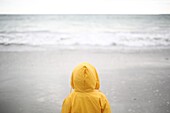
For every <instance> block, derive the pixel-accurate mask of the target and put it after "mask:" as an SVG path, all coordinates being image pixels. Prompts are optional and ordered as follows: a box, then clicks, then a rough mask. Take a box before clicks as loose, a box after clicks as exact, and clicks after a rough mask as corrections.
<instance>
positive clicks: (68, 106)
mask: <svg viewBox="0 0 170 113" xmlns="http://www.w3.org/2000/svg"><path fill="white" fill-rule="evenodd" d="M71 86H72V88H73V89H74V91H73V92H71V93H70V95H69V96H68V97H67V98H66V99H65V100H64V102H63V105H62V113H111V109H110V105H109V102H108V100H107V98H106V97H105V95H104V94H103V93H102V92H100V91H99V88H100V81H99V77H98V74H97V71H96V69H95V68H94V67H93V66H92V65H90V64H89V63H81V64H79V65H78V66H77V67H76V68H75V69H74V70H73V73H72V76H71Z"/></svg>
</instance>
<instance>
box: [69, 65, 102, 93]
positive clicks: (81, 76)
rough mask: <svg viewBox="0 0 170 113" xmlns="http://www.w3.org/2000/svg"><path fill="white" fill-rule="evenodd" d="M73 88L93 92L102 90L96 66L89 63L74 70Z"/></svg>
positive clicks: (72, 77)
mask: <svg viewBox="0 0 170 113" xmlns="http://www.w3.org/2000/svg"><path fill="white" fill-rule="evenodd" d="M71 86H72V88H73V89H75V90H77V91H82V92H86V91H92V90H95V89H99V88H100V81H99V77H98V74H97V71H96V69H95V67H94V66H92V65H91V64H89V63H86V62H84V63H81V64H79V65H78V66H77V67H75V69H74V70H73V73H72V76H71Z"/></svg>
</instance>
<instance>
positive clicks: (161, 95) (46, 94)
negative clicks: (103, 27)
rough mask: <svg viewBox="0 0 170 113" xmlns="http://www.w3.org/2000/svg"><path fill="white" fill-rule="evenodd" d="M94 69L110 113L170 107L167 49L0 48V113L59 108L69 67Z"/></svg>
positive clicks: (159, 111) (154, 112)
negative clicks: (81, 66)
mask: <svg viewBox="0 0 170 113" xmlns="http://www.w3.org/2000/svg"><path fill="white" fill-rule="evenodd" d="M83 61H87V62H89V63H91V64H93V65H94V66H95V67H96V68H97V70H98V73H99V76H100V81H101V91H102V92H104V93H105V95H106V96H107V98H108V100H109V102H110V105H111V108H112V113H169V112H170V87H169V86H170V49H150V50H149V49H143V50H123V49H116V50H115V49H114V50H97V49H94V50H67V49H62V50H53V51H27V52H26V51H25V52H0V113H59V112H60V111H61V105H62V102H63V100H64V98H65V97H66V96H67V95H68V94H69V92H70V84H69V82H70V76H71V72H72V70H73V68H74V67H75V66H76V65H77V64H79V63H81V62H83Z"/></svg>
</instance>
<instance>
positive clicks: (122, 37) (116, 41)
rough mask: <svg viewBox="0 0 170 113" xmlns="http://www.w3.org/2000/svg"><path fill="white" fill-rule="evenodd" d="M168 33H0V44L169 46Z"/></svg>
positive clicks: (169, 35)
mask: <svg viewBox="0 0 170 113" xmlns="http://www.w3.org/2000/svg"><path fill="white" fill-rule="evenodd" d="M169 37H170V34H169V33H166V34H164V33H129V32H124V33H122V32H117V33H115V32H114V33H105V32H104V33H101V32H92V33H91V32H88V33H87V32H85V33H69V34H68V33H49V32H36V33H30V32H27V33H15V34H6V33H0V45H4V46H10V45H14V44H15V45H30V46H41V45H63V46H64V45H89V46H136V47H142V46H170V39H169Z"/></svg>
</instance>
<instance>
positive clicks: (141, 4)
mask: <svg viewBox="0 0 170 113" xmlns="http://www.w3.org/2000/svg"><path fill="white" fill-rule="evenodd" d="M0 13H1V14H3V13H5V14H6V13H12V14H13V13H17V14H18V13H19V14H170V0H0Z"/></svg>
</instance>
